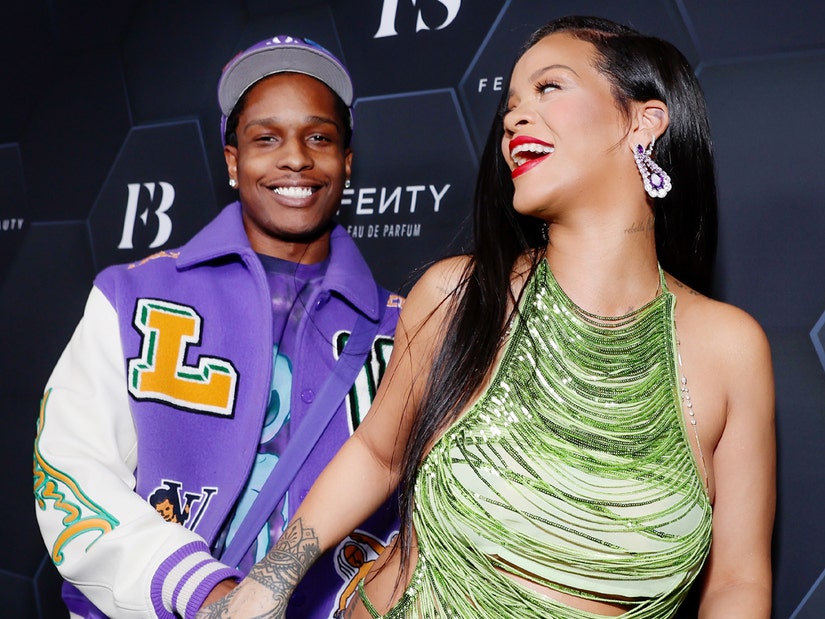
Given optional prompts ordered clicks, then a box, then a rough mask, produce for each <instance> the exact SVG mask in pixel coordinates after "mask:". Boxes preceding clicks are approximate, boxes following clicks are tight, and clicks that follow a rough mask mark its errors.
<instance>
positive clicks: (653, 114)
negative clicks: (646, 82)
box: [628, 99, 670, 148]
mask: <svg viewBox="0 0 825 619" xmlns="http://www.w3.org/2000/svg"><path fill="white" fill-rule="evenodd" d="M669 124H670V115H669V113H668V109H667V105H665V103H664V102H663V101H659V100H658V99H651V100H650V101H641V102H638V103H637V104H636V106H635V110H634V116H633V123H632V125H631V131H630V134H629V135H628V139H629V140H630V147H631V148H633V147H635V146H637V145H639V144H641V145H642V146H643V147H645V148H647V145H648V144H650V143H651V142H652V141H653V140H658V139H659V138H660V137H661V136H662V134H663V133H664V132H665V130H666V129H667V127H668V125H669Z"/></svg>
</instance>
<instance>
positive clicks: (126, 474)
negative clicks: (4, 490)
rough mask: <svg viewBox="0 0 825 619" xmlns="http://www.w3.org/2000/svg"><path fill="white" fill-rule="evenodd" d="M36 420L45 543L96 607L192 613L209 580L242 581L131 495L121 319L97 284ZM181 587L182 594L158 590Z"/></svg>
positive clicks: (133, 457)
mask: <svg viewBox="0 0 825 619" xmlns="http://www.w3.org/2000/svg"><path fill="white" fill-rule="evenodd" d="M38 426H39V427H38V434H37V438H36V440H35V446H34V494H35V501H36V506H37V509H36V513H37V518H38V523H39V525H40V529H41V533H42V535H43V539H44V541H45V543H46V546H47V549H48V551H49V552H50V554H51V556H52V560H53V561H54V563H55V564H56V566H57V568H58V570H59V571H60V573H61V575H62V576H63V577H64V578H65V579H66V580H67V581H68V582H70V583H72V584H74V585H75V586H76V587H77V588H78V589H79V590H80V591H81V593H83V594H84V595H85V596H86V597H88V598H89V599H90V600H91V601H92V603H94V604H95V606H97V607H98V608H99V609H100V610H101V611H103V612H104V613H106V614H107V615H109V616H135V613H137V614H141V615H142V616H156V615H159V614H168V613H170V612H176V613H178V614H180V615H181V616H184V617H185V616H189V617H191V616H193V615H194V612H195V611H196V610H197V608H198V607H199V606H200V605H201V603H202V601H203V599H204V598H205V597H206V594H207V593H208V592H209V590H211V589H212V588H213V587H214V586H215V584H217V583H218V582H220V581H222V580H226V579H227V578H232V577H234V578H239V577H240V573H238V572H237V571H236V570H230V569H229V568H227V567H226V566H224V565H221V564H220V563H218V562H217V561H215V560H214V559H213V558H212V556H211V555H210V554H209V549H208V548H207V545H206V543H205V542H204V541H203V540H202V539H201V538H200V537H199V536H198V535H196V534H195V533H193V532H191V531H189V530H187V529H186V528H184V527H182V526H180V525H179V524H176V523H170V522H165V521H164V520H163V518H161V517H160V515H159V514H158V513H157V512H156V510H155V509H154V508H153V507H152V506H151V505H150V504H149V503H147V502H146V501H145V500H143V498H141V497H140V496H138V495H137V494H136V493H135V492H134V488H135V477H134V470H135V467H136V463H137V436H136V433H135V427H134V423H133V421H132V417H131V412H130V409H129V401H128V395H127V390H126V385H125V376H124V359H123V351H122V348H121V344H120V337H119V327H118V319H117V315H116V313H115V310H114V308H113V307H112V305H111V304H110V303H109V301H108V300H107V299H106V298H105V296H104V295H103V294H102V293H101V292H100V290H98V289H97V288H95V289H93V291H92V293H91V294H90V296H89V300H88V302H87V305H86V310H85V314H84V317H83V319H82V320H81V322H80V324H79V325H78V327H77V329H76V331H75V333H74V335H73V337H72V339H71V341H70V342H69V344H68V346H67V347H66V349H65V351H64V353H63V355H62V356H61V358H60V360H59V361H58V363H57V365H56V367H55V369H54V371H53V373H52V375H51V377H50V378H49V380H48V384H47V390H46V394H45V396H44V398H43V402H42V405H41V413H40V419H39V424H38ZM184 565H193V566H194V565H201V566H202V569H199V570H186V569H180V568H181V567H183V566H184ZM184 584H185V585H186V587H185V588H183V589H180V590H181V591H183V592H184V595H178V596H177V597H176V598H175V599H174V600H173V599H172V596H171V595H164V591H174V590H175V589H176V587H177V586H178V585H184ZM193 606H194V607H193Z"/></svg>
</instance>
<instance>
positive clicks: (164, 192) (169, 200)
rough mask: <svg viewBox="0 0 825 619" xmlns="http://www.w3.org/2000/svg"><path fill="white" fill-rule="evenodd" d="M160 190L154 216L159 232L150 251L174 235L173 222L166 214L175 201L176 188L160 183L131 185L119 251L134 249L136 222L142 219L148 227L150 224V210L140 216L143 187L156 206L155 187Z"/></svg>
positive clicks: (144, 211)
mask: <svg viewBox="0 0 825 619" xmlns="http://www.w3.org/2000/svg"><path fill="white" fill-rule="evenodd" d="M156 185H157V187H158V188H159V189H160V203H159V204H158V207H157V208H156V209H155V211H154V216H155V217H156V218H157V220H158V232H157V234H156V235H155V239H154V240H153V241H152V242H151V243H150V244H149V248H150V249H154V248H155V247H160V246H161V245H163V244H164V243H165V242H166V241H168V240H169V237H170V236H171V234H172V220H171V219H170V218H169V215H167V214H166V211H168V210H169V209H170V208H172V204H173V203H174V201H175V188H174V187H173V186H172V185H171V184H170V183H165V182H163V181H160V182H158V183H129V185H128V187H129V199H128V200H127V202H126V217H125V218H124V219H123V234H122V236H121V237H120V243H119V244H118V246H117V248H118V249H134V244H133V242H132V238H133V235H134V232H135V221H136V220H137V219H138V217H140V221H142V222H143V225H144V226H146V225H148V223H149V210H150V209H149V208H148V207H147V208H145V209H144V210H143V212H142V213H141V214H140V215H138V214H137V211H138V202H139V201H140V188H141V187H143V188H144V189H146V191H148V192H149V200H150V201H151V202H152V203H153V204H154V201H155V186H156Z"/></svg>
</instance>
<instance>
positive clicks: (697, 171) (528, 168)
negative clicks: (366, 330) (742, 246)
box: [203, 17, 775, 619]
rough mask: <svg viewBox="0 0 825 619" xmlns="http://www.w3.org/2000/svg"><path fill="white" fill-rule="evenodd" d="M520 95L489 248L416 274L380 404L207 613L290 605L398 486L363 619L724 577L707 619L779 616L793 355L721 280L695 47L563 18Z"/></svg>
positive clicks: (490, 211) (533, 52)
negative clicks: (781, 466) (776, 553)
mask: <svg viewBox="0 0 825 619" xmlns="http://www.w3.org/2000/svg"><path fill="white" fill-rule="evenodd" d="M505 92H506V94H505V98H504V102H503V106H502V109H501V111H500V114H499V116H498V117H497V119H496V121H495V123H494V125H493V129H492V132H491V135H490V138H489V140H488V143H487V146H486V149H485V153H484V155H483V158H482V166H481V175H480V177H479V181H478V185H477V191H476V205H475V235H476V251H475V253H474V254H473V255H472V256H469V257H460V258H453V259H450V260H445V261H443V262H440V263H438V264H436V265H435V266H433V267H432V268H431V269H429V270H428V271H427V273H425V275H424V276H423V277H422V278H421V280H420V281H419V282H418V283H417V284H416V286H415V287H414V288H413V290H412V291H411V293H410V295H409V298H408V299H407V302H406V304H405V307H404V309H403V312H402V317H401V325H403V327H401V326H400V327H399V332H398V333H397V335H396V348H395V352H394V354H393V357H392V360H391V363H390V368H389V369H388V373H387V376H386V377H385V379H384V383H383V384H382V386H381V389H380V391H379V394H378V397H377V398H376V401H375V403H374V405H373V406H374V408H373V410H372V411H371V412H370V414H369V415H368V417H367V419H366V421H365V422H364V423H363V424H362V426H361V427H360V428H359V429H358V431H357V432H356V433H355V434H354V435H353V437H352V438H351V439H350V440H349V441H348V442H347V443H346V444H345V446H344V447H343V449H342V450H341V452H340V453H339V454H338V455H337V456H336V458H335V459H334V460H333V462H332V463H331V464H330V466H329V467H328V468H327V470H326V471H325V472H324V474H323V475H322V476H321V477H320V478H319V480H318V482H317V483H316V485H315V486H314V487H313V490H312V491H311V492H310V494H309V495H308V496H307V498H306V500H305V501H304V503H303V505H302V506H301V508H300V509H299V510H298V512H297V514H296V517H295V519H294V520H293V521H292V522H291V524H290V527H289V529H288V530H287V532H286V533H285V534H284V536H283V537H282V539H281V542H279V544H278V546H277V547H276V548H275V549H274V550H273V551H272V552H271V553H270V554H269V555H268V556H267V558H266V559H265V560H264V561H262V562H261V563H260V564H258V565H257V566H256V567H255V568H254V569H253V570H252V572H251V573H250V575H249V578H247V579H246V580H245V581H244V582H242V583H241V585H240V586H239V587H238V588H237V589H236V590H235V591H234V592H233V593H232V594H231V596H230V597H229V598H227V599H225V600H223V601H222V603H221V604H219V605H217V606H213V607H210V608H209V609H207V611H205V612H204V614H203V616H212V615H209V614H208V611H212V612H214V613H215V615H214V616H221V617H224V616H231V617H246V616H259V615H260V614H261V613H263V614H262V615H261V616H272V617H280V616H282V613H283V611H284V608H285V604H286V601H287V600H288V596H289V593H290V592H291V590H292V588H293V587H294V585H295V582H296V581H297V580H299V579H300V576H301V574H302V573H304V572H305V570H306V569H307V568H308V566H309V565H310V564H311V563H312V562H313V561H314V560H315V558H316V557H317V556H318V555H319V554H320V553H321V552H323V551H324V550H326V549H328V548H331V547H333V546H334V545H335V544H336V543H337V542H338V541H339V540H340V539H342V538H343V537H344V536H345V535H346V534H347V533H348V532H349V531H351V530H352V529H353V528H354V527H356V526H357V525H358V523H359V522H360V521H361V520H363V519H364V518H366V517H367V516H368V515H369V514H370V512H371V511H372V510H373V509H375V508H376V507H377V506H378V505H380V503H381V502H382V501H383V500H384V499H385V498H386V497H387V496H388V495H389V494H390V493H391V492H392V491H393V489H394V488H395V487H396V486H397V485H398V484H399V483H400V484H401V492H402V500H401V509H402V530H401V534H400V536H399V539H398V540H397V542H396V543H395V545H394V546H393V547H392V548H391V549H390V550H388V551H387V552H385V553H384V554H383V555H382V556H381V557H380V558H379V559H378V561H376V565H375V566H373V569H372V570H371V572H370V573H369V575H368V576H367V577H366V578H365V579H364V581H363V583H362V585H361V586H360V587H359V591H358V595H356V596H353V600H352V602H351V603H350V605H349V607H348V609H347V611H346V612H347V614H346V616H347V617H350V618H368V617H381V616H383V617H393V618H394V617H490V618H492V617H536V618H539V617H542V618H544V617H560V618H561V617H564V618H576V619H579V618H581V619H595V618H597V617H604V616H619V615H621V616H626V617H633V618H639V617H645V618H648V617H650V618H652V617H656V618H661V617H670V616H672V615H673V614H674V613H675V612H676V611H677V609H678V607H679V606H680V605H681V603H682V602H683V600H684V597H685V596H686V595H687V592H688V590H689V588H690V587H691V585H692V584H693V583H694V582H695V581H696V580H697V576H698V575H699V572H700V571H702V570H703V575H702V579H701V592H700V616H701V617H724V618H726V619H730V618H735V617H743V618H744V617H747V618H748V619H753V618H759V617H768V616H769V613H770V600H771V567H770V537H771V529H772V523H773V513H774V503H775V489H774V476H775V474H774V468H775V447H774V428H773V377H772V369H771V362H770V353H769V348H768V344H767V341H766V338H765V336H764V334H763V333H762V330H761V329H760V328H759V326H758V325H757V324H756V323H755V322H754V321H753V319H751V318H750V317H748V316H747V315H746V314H744V313H743V312H742V311H740V310H738V309H736V308H733V307H731V306H729V305H725V304H722V303H719V302H716V301H713V300H711V299H709V298H707V297H705V296H703V295H702V294H701V293H700V292H698V291H700V290H704V289H705V288H706V287H707V285H708V283H709V281H710V266H711V263H712V258H713V250H714V245H715V225H716V219H715V209H716V197H715V187H714V179H713V163H712V155H711V150H710V138H709V133H708V124H707V118H706V112H705V106H704V101H703V98H702V95H701V92H700V89H699V86H698V84H697V83H696V80H695V78H694V76H693V74H692V72H691V70H690V67H689V65H688V63H687V61H686V60H685V59H684V57H683V56H682V55H681V54H680V53H679V52H678V51H677V50H676V49H675V48H673V47H672V46H671V45H670V44H668V43H666V42H663V41H661V40H658V39H654V38H651V37H645V36H642V35H639V34H638V33H636V32H635V31H632V30H630V29H627V28H625V27H622V26H619V25H617V24H614V23H612V22H609V21H606V20H602V19H597V18H579V17H571V18H563V19H560V20H556V21H553V22H551V23H549V24H547V25H546V26H545V27H543V28H542V29H540V30H539V31H537V32H536V33H535V34H534V35H533V36H532V37H531V38H530V39H529V40H528V41H527V43H526V45H525V46H524V48H523V51H522V53H521V55H520V56H519V58H518V61H517V62H516V64H515V67H514V69H513V72H512V75H511V79H510V84H509V87H508V89H507V90H506V91H505ZM654 145H655V146H654ZM654 158H655V161H654ZM659 166H661V167H659ZM640 176H641V178H640ZM671 187H672V190H671ZM660 265H661V266H660ZM711 540H712V541H711ZM220 613H224V614H220Z"/></svg>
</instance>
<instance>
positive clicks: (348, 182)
mask: <svg viewBox="0 0 825 619" xmlns="http://www.w3.org/2000/svg"><path fill="white" fill-rule="evenodd" d="M351 185H352V183H351V182H350V180H349V179H347V180H345V181H344V189H349V188H350V186H351Z"/></svg>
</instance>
